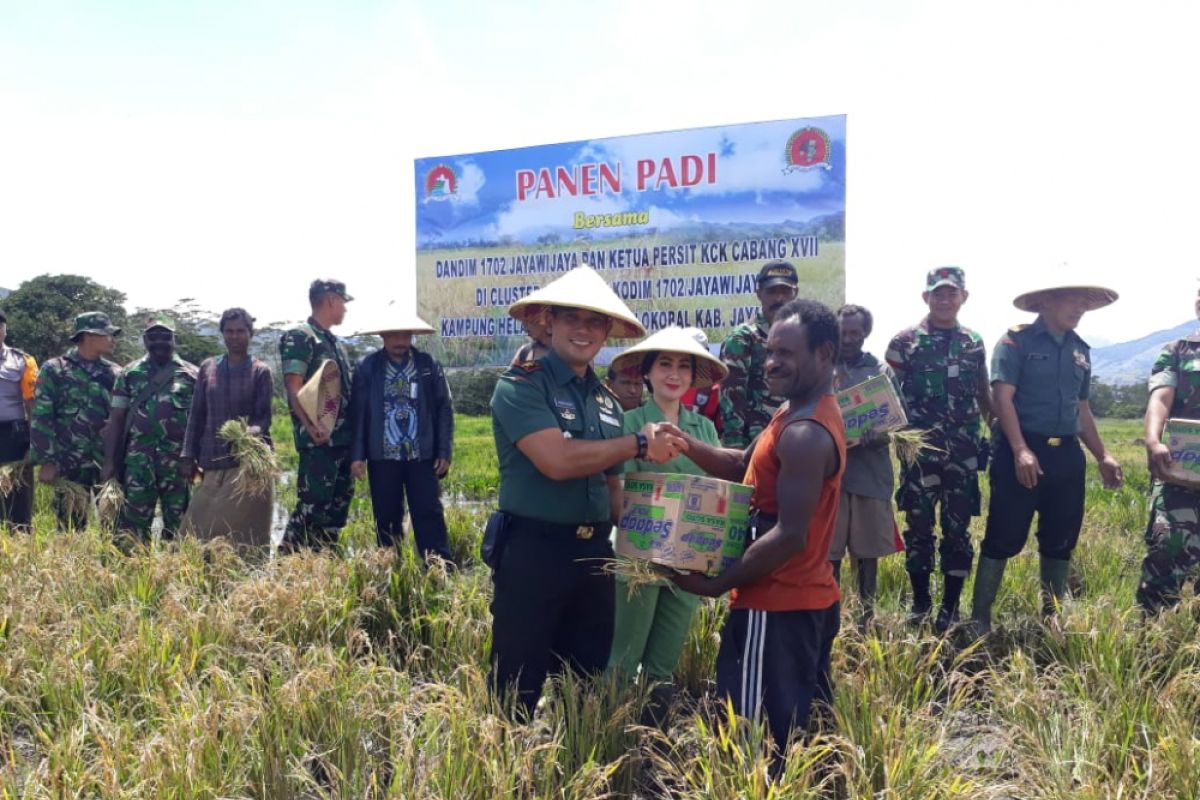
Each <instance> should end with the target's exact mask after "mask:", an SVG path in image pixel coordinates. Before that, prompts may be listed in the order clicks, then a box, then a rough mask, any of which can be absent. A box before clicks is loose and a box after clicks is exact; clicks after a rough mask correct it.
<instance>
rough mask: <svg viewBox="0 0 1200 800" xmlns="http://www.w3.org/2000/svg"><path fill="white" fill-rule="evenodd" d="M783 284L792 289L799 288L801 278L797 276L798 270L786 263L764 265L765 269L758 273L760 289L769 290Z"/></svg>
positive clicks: (776, 262)
mask: <svg viewBox="0 0 1200 800" xmlns="http://www.w3.org/2000/svg"><path fill="white" fill-rule="evenodd" d="M781 283H782V284H786V285H787V286H792V287H797V286H799V285H800V276H799V275H797V274H796V268H795V267H793V266H792V265H791V264H789V263H788V262H786V261H771V262H769V263H767V264H763V268H762V269H760V270H759V271H758V288H759V289H767V288H769V287H771V286H778V285H779V284H781Z"/></svg>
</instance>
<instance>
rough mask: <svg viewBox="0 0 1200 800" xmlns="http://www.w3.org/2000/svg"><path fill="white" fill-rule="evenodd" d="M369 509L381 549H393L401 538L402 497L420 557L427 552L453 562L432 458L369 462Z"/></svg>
mask: <svg viewBox="0 0 1200 800" xmlns="http://www.w3.org/2000/svg"><path fill="white" fill-rule="evenodd" d="M367 475H368V476H369V477H370V479H371V508H372V511H373V512H374V514H375V533H376V537H377V540H378V542H379V546H380V547H392V546H393V545H395V544H399V542H400V540H401V539H403V538H404V498H405V497H406V496H407V497H408V505H409V510H410V512H411V514H412V523H413V538H415V539H416V542H417V552H418V553H420V555H421V558H426V557H427V556H428V555H429V554H430V553H434V554H436V555H438V556H441V557H442V558H443V559H445V560H446V561H453V560H454V559H453V558H452V556H451V555H450V542H449V538H448V536H447V534H446V516H445V512H444V511H443V510H442V498H441V487H440V486H439V485H438V478H437V474H436V473H435V472H434V471H433V459H428V460H425V461H393V460H390V459H389V460H383V461H368V462H367Z"/></svg>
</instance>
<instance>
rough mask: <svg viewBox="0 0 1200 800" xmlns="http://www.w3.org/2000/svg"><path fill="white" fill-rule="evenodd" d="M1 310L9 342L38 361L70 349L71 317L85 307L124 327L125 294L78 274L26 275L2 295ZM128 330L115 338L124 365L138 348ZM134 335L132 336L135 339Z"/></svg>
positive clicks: (72, 326) (119, 357)
mask: <svg viewBox="0 0 1200 800" xmlns="http://www.w3.org/2000/svg"><path fill="white" fill-rule="evenodd" d="M0 308H3V309H4V312H5V313H6V314H7V315H8V342H9V344H11V345H13V346H14V347H19V348H21V349H22V350H25V351H26V352H28V353H29V354H30V355H32V356H33V357H34V358H36V359H37V360H38V363H39V364H40V363H42V362H44V361H45V360H46V359H48V358H53V357H54V356H58V355H61V354H62V353H63V352H64V351H66V350H67V349H68V348H69V347H71V332H72V330H73V329H74V325H75V317H76V316H78V315H79V314H82V313H84V312H85V311H103V312H104V313H106V314H108V316H109V318H110V319H111V320H112V323H113V324H114V325H116V326H117V327H120V328H126V327H127V321H126V317H125V294H124V293H123V292H119V291H117V290H116V289H110V288H108V287H107V286H101V285H100V284H98V283H96V282H95V281H93V280H92V279H91V278H85V277H83V276H82V275H39V276H38V277H36V278H30V279H29V280H27V281H25V282H24V283H22V284H21V285H20V286H18V287H17V289H16V290H15V291H13V292H12V294H10V295H8V296H7V297H5V298H4V302H3V303H0ZM129 338H130V337H129V331H128V330H126V331H125V332H124V335H123V336H121V337H120V338H118V339H117V342H118V354H117V355H116V356H115V357H114V358H115V360H117V361H119V362H120V363H125V361H127V360H128V358H125V359H122V356H123V355H129V354H132V353H135V352H137V351H140V349H141V348H140V346H137V345H130V343H129V341H128V340H129ZM135 338H136V337H135Z"/></svg>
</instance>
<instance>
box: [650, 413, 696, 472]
mask: <svg viewBox="0 0 1200 800" xmlns="http://www.w3.org/2000/svg"><path fill="white" fill-rule="evenodd" d="M639 433H641V434H642V435H643V436H645V437H646V454H645V455H644V456H639V459H640V460H641V461H649V462H650V463H651V464H665V463H667V462H668V461H670V460H671V459H673V458H675V456H677V455H679V454H680V453H686V452H687V450H688V442H687V438H686V436H685V435H684V433H683V431H681V430H679V428H677V427H675V426H674V425H672V424H671V423H670V422H647V423H646V424H645V425H643V426H642V429H641V431H639Z"/></svg>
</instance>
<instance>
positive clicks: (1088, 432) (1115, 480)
mask: <svg viewBox="0 0 1200 800" xmlns="http://www.w3.org/2000/svg"><path fill="white" fill-rule="evenodd" d="M1079 438H1080V439H1082V440H1083V443H1084V445H1086V446H1087V449H1088V450H1089V451H1090V452H1091V454H1092V455H1093V456H1094V457H1095V459H1096V465H1097V466H1098V467H1099V468H1100V477H1101V478H1102V479H1103V481H1104V486H1105V488H1107V489H1119V488H1121V485H1122V484H1123V483H1125V475H1124V473H1123V472H1122V471H1121V464H1120V462H1118V461H1117V460H1116V459H1115V458H1113V456H1112V454H1111V453H1109V452H1108V450H1106V449H1105V447H1104V440H1103V439H1101V438H1100V431H1098V430H1097V429H1096V418H1095V417H1093V416H1092V404H1091V403H1089V402H1088V401H1087V400H1080V401H1079Z"/></svg>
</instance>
